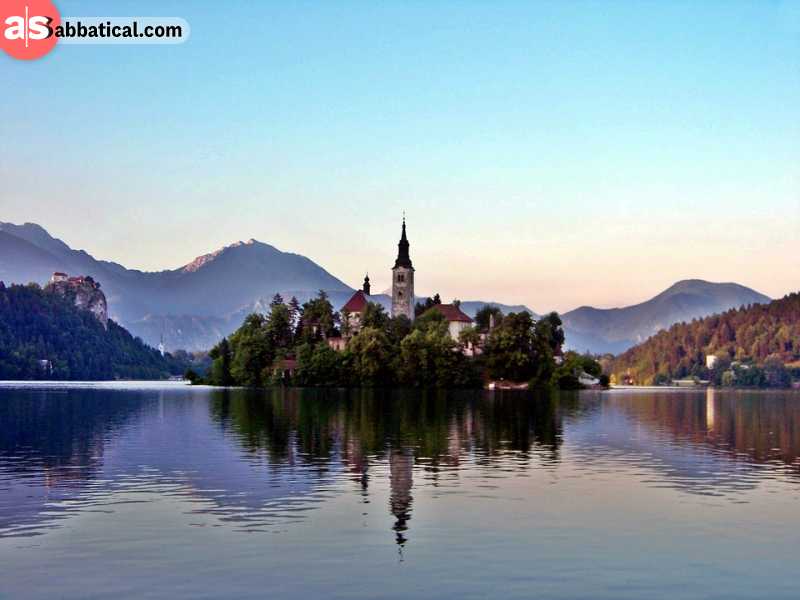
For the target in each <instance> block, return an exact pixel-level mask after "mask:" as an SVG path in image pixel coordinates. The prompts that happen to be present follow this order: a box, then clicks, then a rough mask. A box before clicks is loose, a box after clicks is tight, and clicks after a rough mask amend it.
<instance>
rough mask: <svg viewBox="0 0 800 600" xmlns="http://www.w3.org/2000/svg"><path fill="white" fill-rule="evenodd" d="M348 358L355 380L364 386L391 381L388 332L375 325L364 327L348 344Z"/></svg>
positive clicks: (346, 351) (346, 352)
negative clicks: (376, 327)
mask: <svg viewBox="0 0 800 600" xmlns="http://www.w3.org/2000/svg"><path fill="white" fill-rule="evenodd" d="M345 354H346V357H345V358H346V360H348V361H349V362H350V365H351V368H352V373H353V377H354V379H355V381H356V382H357V383H358V384H359V385H363V386H379V385H387V384H389V383H391V369H390V364H391V362H392V360H391V359H392V356H391V354H392V353H391V346H390V345H389V339H388V338H387V337H386V334H385V333H384V332H383V331H381V330H380V329H375V328H374V327H364V328H362V329H361V332H360V333H359V334H358V335H357V336H355V337H354V338H353V339H352V340H351V341H350V343H349V344H348V345H347V349H346V350H345Z"/></svg>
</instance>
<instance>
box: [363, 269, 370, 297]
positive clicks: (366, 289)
mask: <svg viewBox="0 0 800 600" xmlns="http://www.w3.org/2000/svg"><path fill="white" fill-rule="evenodd" d="M369 290H370V285H369V273H367V276H366V277H364V288H363V292H364V293H365V294H366V295H367V296H369Z"/></svg>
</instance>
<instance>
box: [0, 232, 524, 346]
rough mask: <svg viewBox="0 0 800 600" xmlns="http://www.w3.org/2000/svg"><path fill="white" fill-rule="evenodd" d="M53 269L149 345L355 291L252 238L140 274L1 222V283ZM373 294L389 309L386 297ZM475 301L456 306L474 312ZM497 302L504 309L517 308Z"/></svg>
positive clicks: (215, 334)
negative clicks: (277, 305)
mask: <svg viewBox="0 0 800 600" xmlns="http://www.w3.org/2000/svg"><path fill="white" fill-rule="evenodd" d="M54 271H63V272H65V273H69V274H71V275H78V274H80V275H90V276H92V277H93V278H94V279H95V280H97V281H98V282H100V284H101V285H102V289H103V292H104V293H105V295H106V298H107V300H108V310H109V316H110V317H111V318H112V319H114V320H115V321H116V322H118V323H120V324H122V325H123V326H124V327H126V328H127V329H128V330H129V331H131V333H133V334H134V335H137V336H139V337H141V338H142V339H143V340H145V341H146V342H147V343H149V344H150V345H152V346H155V345H157V344H158V343H159V341H160V340H161V338H162V336H163V338H164V340H165V342H166V346H167V348H168V349H170V350H175V349H178V348H182V349H186V350H207V349H209V348H211V347H212V346H213V345H214V344H216V343H217V342H218V341H219V340H220V338H222V337H223V336H225V335H228V334H230V333H231V332H233V331H234V330H235V329H236V328H238V327H239V325H241V323H242V321H243V320H244V317H245V316H246V315H247V314H249V313H250V312H264V311H266V310H268V307H269V302H270V300H271V299H272V297H273V296H274V295H275V294H276V293H280V294H281V295H282V296H283V297H284V298H285V299H286V300H287V301H288V300H289V299H290V298H291V297H292V296H296V297H297V299H298V300H299V301H300V302H301V303H302V302H305V301H307V300H309V299H311V298H312V297H314V296H315V295H316V294H317V292H318V291H319V290H321V289H322V290H325V291H326V292H327V293H328V295H329V296H330V300H331V302H332V303H333V305H334V307H335V308H337V309H338V308H339V307H340V306H342V305H344V304H345V302H347V300H348V299H349V298H350V296H351V295H352V293H353V289H352V288H351V287H350V286H348V285H347V284H345V283H343V282H342V281H341V280H340V279H338V278H336V277H335V276H333V275H331V274H330V273H329V272H328V271H326V270H325V269H324V268H322V267H321V266H319V265H318V264H316V263H315V262H313V261H312V260H310V259H309V258H306V257H305V256H301V255H299V254H293V253H291V252H283V251H281V250H278V249H277V248H275V247H274V246H270V245H269V244H265V243H262V242H259V241H256V240H252V239H251V240H249V241H247V242H237V243H235V244H232V245H230V246H226V247H224V248H220V249H219V250H217V251H215V252H211V253H208V254H204V255H202V256H199V257H197V258H196V259H194V260H193V261H191V262H190V263H189V264H187V265H184V266H182V267H180V268H177V269H172V270H165V271H158V272H143V271H138V270H133V269H127V268H125V267H124V266H122V265H120V264H117V263H114V262H108V261H102V260H97V259H95V258H94V257H93V256H91V255H90V254H89V253H87V252H86V251H84V250H74V249H72V248H70V247H69V246H68V245H67V244H66V243H64V242H63V241H61V240H59V239H57V238H54V237H53V236H51V235H50V234H49V233H48V232H47V231H46V230H45V229H44V228H43V227H41V226H40V225H37V224H35V223H25V224H24V225H15V224H13V223H0V281H5V282H6V283H10V282H16V283H28V282H30V281H34V282H37V283H39V284H44V283H45V282H46V281H47V280H48V279H49V278H50V276H51V275H52V274H53V272H54ZM372 299H373V300H374V301H376V302H379V303H381V304H383V305H384V306H385V307H386V308H387V309H389V308H390V307H391V298H390V297H389V296H387V295H380V294H378V295H375V296H373V297H372ZM483 304H486V303H485V302H480V301H471V302H465V303H463V304H462V308H463V310H464V311H465V312H467V313H468V314H474V312H475V311H477V309H478V308H480V306H482V305H483ZM492 304H496V305H497V306H499V307H500V308H501V310H503V311H504V312H508V311H511V310H515V311H519V310H527V309H525V307H523V306H513V307H512V306H507V305H503V304H497V303H492Z"/></svg>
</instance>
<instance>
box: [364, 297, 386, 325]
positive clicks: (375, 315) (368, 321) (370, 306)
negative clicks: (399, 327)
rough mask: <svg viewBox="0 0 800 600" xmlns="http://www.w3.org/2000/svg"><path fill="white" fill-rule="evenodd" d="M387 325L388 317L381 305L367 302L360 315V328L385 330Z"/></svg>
mask: <svg viewBox="0 0 800 600" xmlns="http://www.w3.org/2000/svg"><path fill="white" fill-rule="evenodd" d="M388 323H389V315H388V314H386V310H385V309H384V308H383V305H381V304H378V303H376V302H368V303H367V305H366V306H365V307H364V313H363V314H362V315H361V326H362V327H374V328H375V329H381V330H385V329H386V326H387V324H388Z"/></svg>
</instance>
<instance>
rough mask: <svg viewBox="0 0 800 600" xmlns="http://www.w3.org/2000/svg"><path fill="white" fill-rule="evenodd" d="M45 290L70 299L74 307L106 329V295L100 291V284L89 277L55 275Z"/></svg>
mask: <svg viewBox="0 0 800 600" xmlns="http://www.w3.org/2000/svg"><path fill="white" fill-rule="evenodd" d="M46 289H47V290H50V291H52V292H54V293H56V294H59V295H61V296H64V297H65V298H70V299H71V300H72V301H73V302H74V303H75V306H77V307H78V308H80V309H83V310H88V311H89V312H90V313H92V314H93V315H94V316H95V318H96V319H97V320H98V321H100V323H102V324H103V327H104V328H106V329H108V303H107V302H106V295H105V294H104V293H103V292H102V291H100V284H99V283H98V282H96V281H95V280H94V279H92V278H91V277H89V276H86V277H83V276H82V277H67V275H66V274H64V273H55V274H53V277H52V278H51V279H50V283H49V284H48V285H47V287H46Z"/></svg>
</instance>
